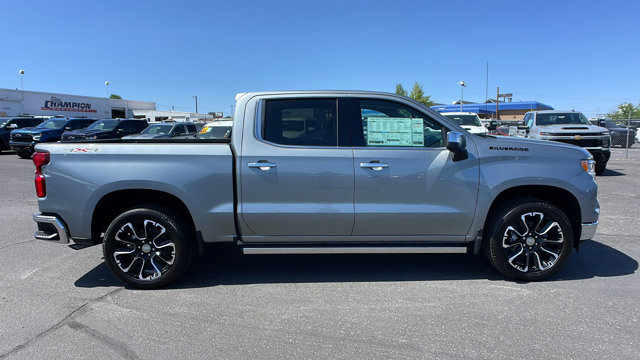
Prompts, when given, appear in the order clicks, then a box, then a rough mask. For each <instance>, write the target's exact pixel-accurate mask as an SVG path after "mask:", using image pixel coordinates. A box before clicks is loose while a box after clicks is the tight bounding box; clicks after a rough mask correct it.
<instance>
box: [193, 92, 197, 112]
mask: <svg viewBox="0 0 640 360" xmlns="http://www.w3.org/2000/svg"><path fill="white" fill-rule="evenodd" d="M192 98H195V99H196V114H197V113H198V97H197V96H196V95H194V96H192Z"/></svg>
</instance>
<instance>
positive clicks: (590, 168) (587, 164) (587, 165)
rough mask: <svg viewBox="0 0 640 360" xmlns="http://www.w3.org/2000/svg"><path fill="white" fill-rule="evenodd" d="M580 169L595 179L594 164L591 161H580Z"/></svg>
mask: <svg viewBox="0 0 640 360" xmlns="http://www.w3.org/2000/svg"><path fill="white" fill-rule="evenodd" d="M580 163H581V164H582V169H584V171H586V172H587V173H589V175H591V176H592V177H593V178H594V179H595V178H596V162H595V161H594V160H593V159H587V160H580Z"/></svg>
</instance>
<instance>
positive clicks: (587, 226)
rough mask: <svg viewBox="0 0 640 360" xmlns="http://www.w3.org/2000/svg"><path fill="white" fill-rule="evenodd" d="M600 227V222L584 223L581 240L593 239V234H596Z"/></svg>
mask: <svg viewBox="0 0 640 360" xmlns="http://www.w3.org/2000/svg"><path fill="white" fill-rule="evenodd" d="M597 229H598V222H597V221H596V222H592V223H583V224H582V231H581V232H580V240H591V239H593V236H594V235H595V234H596V230H597Z"/></svg>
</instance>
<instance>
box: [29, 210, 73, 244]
mask: <svg viewBox="0 0 640 360" xmlns="http://www.w3.org/2000/svg"><path fill="white" fill-rule="evenodd" d="M33 221H35V222H36V223H37V224H38V231H36V233H35V234H34V235H33V236H34V237H35V238H36V239H38V240H45V241H50V242H55V243H59V244H68V243H69V232H68V229H67V227H66V225H65V224H64V222H63V221H62V220H61V219H59V218H58V217H56V216H51V215H42V213H39V212H37V213H35V214H33Z"/></svg>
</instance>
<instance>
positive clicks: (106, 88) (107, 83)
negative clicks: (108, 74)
mask: <svg viewBox="0 0 640 360" xmlns="http://www.w3.org/2000/svg"><path fill="white" fill-rule="evenodd" d="M104 97H106V98H109V81H105V82H104Z"/></svg>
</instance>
